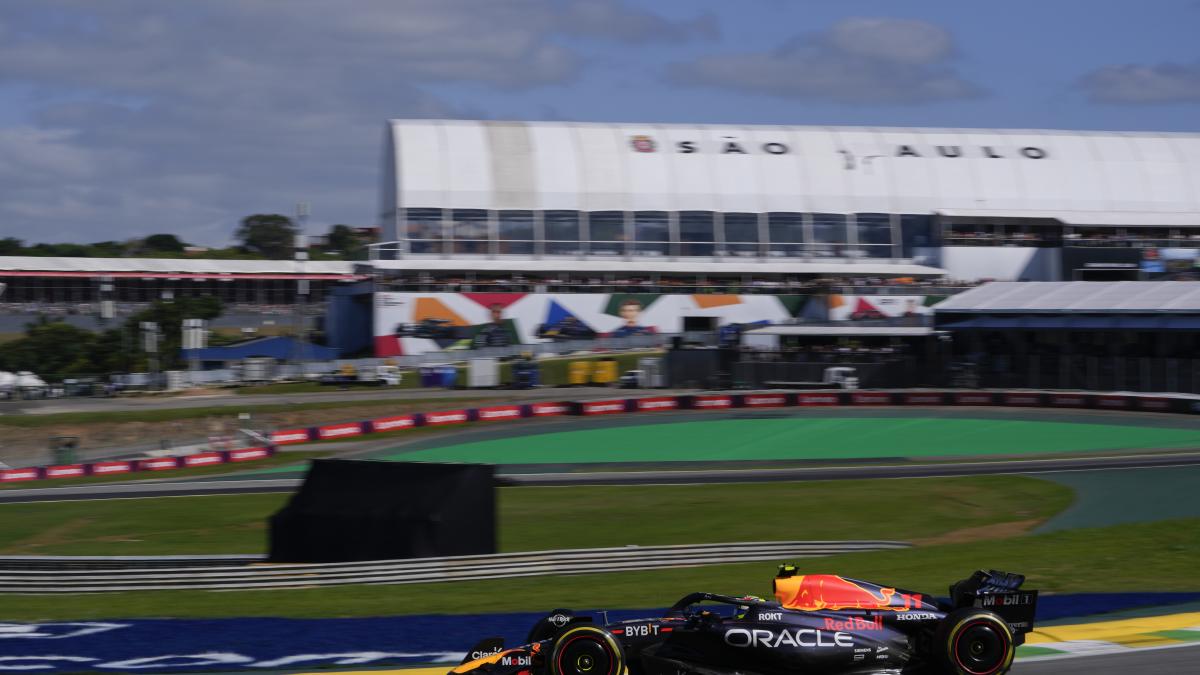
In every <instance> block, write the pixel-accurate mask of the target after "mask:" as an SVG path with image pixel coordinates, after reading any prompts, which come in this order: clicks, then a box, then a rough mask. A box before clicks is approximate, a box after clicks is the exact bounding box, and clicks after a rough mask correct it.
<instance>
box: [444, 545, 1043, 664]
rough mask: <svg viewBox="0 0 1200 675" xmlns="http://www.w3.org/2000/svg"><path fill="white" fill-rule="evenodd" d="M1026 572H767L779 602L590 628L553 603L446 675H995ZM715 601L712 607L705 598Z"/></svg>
mask: <svg viewBox="0 0 1200 675" xmlns="http://www.w3.org/2000/svg"><path fill="white" fill-rule="evenodd" d="M1024 581H1025V577H1023V576H1021V575H1019V574H1008V573H1005V572H997V571H994V570H993V571H990V572H983V571H980V572H976V573H975V574H973V575H972V576H971V577H969V578H967V579H964V580H962V581H959V582H957V583H955V584H954V585H952V586H951V587H950V597H949V598H934V597H932V596H929V595H924V594H921V593H912V592H909V591H904V590H901V589H896V588H890V587H885V586H880V585H878V584H873V583H868V582H865V581H855V580H853V579H847V578H844V577H840V576H834V575H826V574H820V575H800V574H797V573H796V568H795V567H794V566H790V565H787V566H784V567H781V568H780V571H779V576H777V577H776V578H775V597H776V599H777V601H776V602H768V601H766V600H762V599H759V598H754V597H749V596H747V597H742V598H734V597H730V596H724V595H716V594H713V593H692V594H691V595H687V596H685V597H684V598H682V599H681V600H680V601H679V602H677V603H675V605H674V606H673V607H671V609H669V610H667V611H666V612H665V613H664V615H663V616H660V617H654V618H646V619H636V620H631V621H622V622H619V623H605V624H604V625H598V624H596V623H593V621H592V618H591V617H586V616H577V615H575V614H573V613H572V612H570V611H569V610H555V611H554V612H552V613H551V614H549V615H547V616H546V617H544V618H543V619H541V620H540V621H538V622H537V623H536V624H535V625H534V627H533V629H532V630H531V631H530V633H529V637H528V639H527V643H526V644H523V645H521V646H519V647H513V648H505V647H504V644H503V640H501V639H499V638H491V639H488V640H484V641H483V642H480V643H479V644H478V645H476V646H475V648H474V649H472V650H471V651H470V652H468V654H467V657H466V659H465V660H464V661H463V662H462V664H461V665H459V666H458V667H457V668H455V669H454V670H452V671H450V672H451V675H466V674H468V673H469V674H471V675H623V673H624V671H625V670H626V669H628V672H629V675H801V674H803V675H812V674H817V675H831V674H838V675H842V674H847V675H909V674H918V673H920V674H946V675H1003V674H1004V673H1007V672H1008V670H1009V668H1010V667H1011V666H1012V662H1013V656H1014V654H1015V652H1016V648H1017V646H1018V645H1020V644H1022V643H1023V642H1024V640H1025V633H1027V632H1029V631H1030V630H1032V629H1033V615H1034V610H1035V608H1036V605H1037V591H1027V590H1020V587H1021V584H1022V583H1023V582H1024ZM703 603H711V604H703Z"/></svg>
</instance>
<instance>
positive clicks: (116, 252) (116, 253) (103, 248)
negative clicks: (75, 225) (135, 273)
mask: <svg viewBox="0 0 1200 675" xmlns="http://www.w3.org/2000/svg"><path fill="white" fill-rule="evenodd" d="M87 247H88V255H89V256H92V257H96V258H120V257H122V256H124V255H125V253H126V251H125V245H124V244H122V243H121V242H119V241H98V242H96V243H94V244H88V246H87Z"/></svg>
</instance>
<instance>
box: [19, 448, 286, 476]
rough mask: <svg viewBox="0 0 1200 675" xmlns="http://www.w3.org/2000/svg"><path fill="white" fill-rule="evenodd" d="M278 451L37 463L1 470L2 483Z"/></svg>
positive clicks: (200, 462) (241, 458)
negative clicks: (53, 464) (41, 464)
mask: <svg viewBox="0 0 1200 675" xmlns="http://www.w3.org/2000/svg"><path fill="white" fill-rule="evenodd" d="M273 454H275V448H274V447H261V448H242V449H240V450H222V451H220V452H200V453H196V454H192V455H182V456H179V457H154V458H151V459H135V460H108V461H103V462H92V463H90V464H60V465H56V466H34V467H26V468H23V469H8V470H5V471H0V482H2V483H8V482H18V481H28V480H41V479H48V480H53V479H59V478H81V477H83V476H109V475H115V474H122V473H132V472H135V471H171V470H173V469H180V468H184V467H198V466H215V465H217V464H225V463H227V462H249V461H253V460H258V459H265V458H267V457H270V456H271V455H273Z"/></svg>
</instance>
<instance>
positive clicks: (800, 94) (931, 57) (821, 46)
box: [668, 18, 983, 103]
mask: <svg viewBox="0 0 1200 675" xmlns="http://www.w3.org/2000/svg"><path fill="white" fill-rule="evenodd" d="M954 54H955V49H954V41H953V38H952V37H951V35H950V34H949V33H948V32H947V31H946V30H945V29H943V28H941V27H939V26H935V25H933V24H930V23H927V22H924V21H915V20H909V19H889V18H851V19H846V20H843V21H841V22H839V23H837V24H836V25H834V26H833V27H831V28H830V29H829V30H827V31H824V32H822V33H819V34H816V35H804V36H797V37H796V38H793V39H792V40H789V41H788V42H787V43H785V44H784V45H782V46H780V47H778V48H776V49H773V50H770V51H761V52H743V53H739V54H726V55H720V56H709V57H703V58H700V59H697V60H695V61H692V62H689V63H681V64H675V65H674V66H672V67H671V68H670V70H669V71H668V78H669V79H670V80H672V81H674V82H677V83H682V84H689V85H698V86H711V87H718V88H723V89H733V90H741V91H747V92H752V93H756V94H767V95H772V96H780V97H788V98H796V99H804V100H810V101H832V102H837V103H930V102H936V101H946V100H954V99H964V98H974V97H978V96H981V95H982V94H983V90H982V89H981V88H980V87H978V86H976V85H974V84H972V83H971V82H968V81H967V80H965V79H963V78H962V77H961V76H960V75H958V74H957V73H956V72H955V71H954V69H953V68H952V67H951V63H952V61H953V58H954Z"/></svg>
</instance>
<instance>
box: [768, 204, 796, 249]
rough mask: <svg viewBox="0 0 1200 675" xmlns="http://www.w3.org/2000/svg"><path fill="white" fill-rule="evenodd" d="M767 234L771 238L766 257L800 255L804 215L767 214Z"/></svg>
mask: <svg viewBox="0 0 1200 675" xmlns="http://www.w3.org/2000/svg"><path fill="white" fill-rule="evenodd" d="M767 234H768V235H769V236H770V238H771V243H770V245H769V246H768V248H767V255H771V256H785V255H800V254H801V253H803V252H804V251H803V246H802V243H803V241H804V214H803V213H786V212H780V213H768V214H767Z"/></svg>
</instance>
